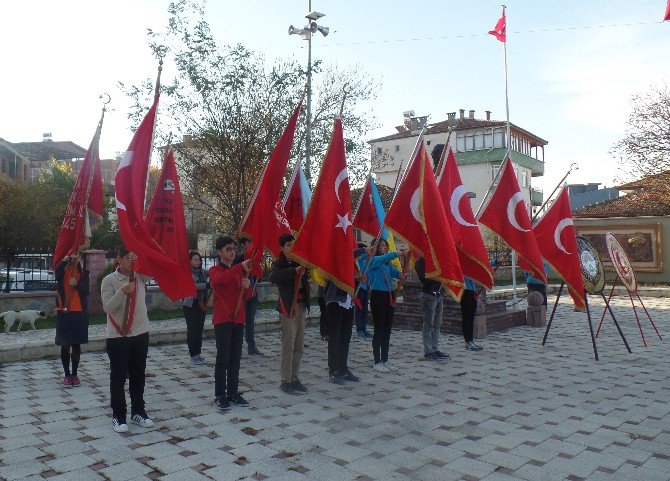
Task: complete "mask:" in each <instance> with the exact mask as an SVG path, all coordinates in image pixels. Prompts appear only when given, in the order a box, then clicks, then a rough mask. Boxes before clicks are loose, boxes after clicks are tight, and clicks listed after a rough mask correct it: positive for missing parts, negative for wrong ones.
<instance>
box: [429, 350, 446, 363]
mask: <svg viewBox="0 0 670 481" xmlns="http://www.w3.org/2000/svg"><path fill="white" fill-rule="evenodd" d="M425 357H426V359H427V360H429V361H442V360H443V359H447V358H448V357H449V356H448V355H447V354H445V353H443V352H440V351H435V352H429V353H427V354H425Z"/></svg>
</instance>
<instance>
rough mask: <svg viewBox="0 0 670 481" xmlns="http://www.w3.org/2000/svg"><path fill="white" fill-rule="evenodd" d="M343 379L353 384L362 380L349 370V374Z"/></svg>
mask: <svg viewBox="0 0 670 481" xmlns="http://www.w3.org/2000/svg"><path fill="white" fill-rule="evenodd" d="M342 379H345V380H347V381H351V382H358V381H360V380H361V378H359V377H358V376H355V375H354V374H353V373H352V372H351V371H350V370H349V369H347V372H345V373H344V375H343V376H342Z"/></svg>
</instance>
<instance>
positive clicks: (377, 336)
mask: <svg viewBox="0 0 670 481" xmlns="http://www.w3.org/2000/svg"><path fill="white" fill-rule="evenodd" d="M373 245H374V244H373ZM388 249H389V245H388V242H387V241H386V240H384V239H379V243H378V244H377V252H376V253H375V255H374V256H373V257H371V258H370V265H369V266H368V271H367V276H368V283H369V286H370V291H369V292H370V312H371V313H372V322H373V324H374V328H375V332H374V334H373V336H372V354H373V356H374V360H375V365H374V369H375V371H379V372H394V371H397V369H396V368H395V367H394V366H393V365H392V364H390V363H389V362H388V355H389V342H390V340H391V326H392V324H393V315H394V312H395V299H394V297H393V296H394V291H395V287H394V284H393V279H400V274H401V273H400V271H399V270H398V269H396V268H395V267H394V266H393V265H391V261H392V260H393V259H396V258H398V257H399V254H398V253H397V252H388ZM406 252H407V251H401V252H400V255H401V256H403V257H406Z"/></svg>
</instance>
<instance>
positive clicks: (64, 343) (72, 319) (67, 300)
mask: <svg viewBox="0 0 670 481" xmlns="http://www.w3.org/2000/svg"><path fill="white" fill-rule="evenodd" d="M55 277H56V282H57V283H58V296H57V299H56V340H55V342H56V345H57V346H60V359H61V363H62V364H63V371H64V372H65V377H64V378H63V385H64V386H65V387H68V388H70V387H77V386H79V385H81V381H80V380H79V376H78V368H79V360H80V358H81V345H82V344H86V343H88V293H89V285H88V284H89V275H88V270H85V269H83V267H82V265H81V262H80V258H79V253H78V252H75V253H74V254H72V255H70V256H65V257H64V258H63V259H62V260H61V261H60V262H59V263H58V265H57V266H56V270H55ZM70 364H72V369H71V370H70Z"/></svg>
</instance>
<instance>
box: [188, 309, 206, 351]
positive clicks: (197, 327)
mask: <svg viewBox="0 0 670 481" xmlns="http://www.w3.org/2000/svg"><path fill="white" fill-rule="evenodd" d="M183 308H184V318H186V344H187V345H188V353H189V355H190V356H191V357H193V356H197V355H198V354H200V353H201V352H202V330H203V328H204V326H205V311H204V310H203V309H202V308H201V307H200V303H199V302H198V301H193V306H191V307H188V306H183Z"/></svg>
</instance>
